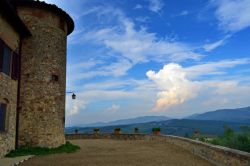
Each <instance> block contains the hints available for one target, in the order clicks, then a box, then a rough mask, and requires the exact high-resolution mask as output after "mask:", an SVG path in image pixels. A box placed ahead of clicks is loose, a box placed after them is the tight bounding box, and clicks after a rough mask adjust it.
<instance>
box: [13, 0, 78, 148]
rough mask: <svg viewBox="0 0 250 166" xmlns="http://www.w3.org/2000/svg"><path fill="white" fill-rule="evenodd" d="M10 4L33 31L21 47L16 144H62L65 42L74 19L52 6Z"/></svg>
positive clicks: (25, 0) (28, 1)
mask: <svg viewBox="0 0 250 166" xmlns="http://www.w3.org/2000/svg"><path fill="white" fill-rule="evenodd" d="M13 3H14V4H15V6H16V10H17V13H18V15H19V17H20V18H21V19H22V21H23V22H24V24H25V25H26V26H27V28H28V29H29V30H30V32H31V34H32V35H31V37H28V38H24V39H23V40H22V46H21V49H22V53H21V78H20V104H19V130H18V131H19V132H18V135H19V145H27V144H28V145H32V146H41V147H57V146H59V145H62V144H64V143H65V135H64V122H65V87H66V45H67V35H69V34H70V33H71V32H72V31H73V29H74V22H73V20H72V19H71V17H70V16H69V15H68V14H67V13H66V12H64V11H63V10H61V9H60V8H58V7H57V6H55V5H50V4H47V3H45V2H40V1H32V0H16V1H14V2H13Z"/></svg>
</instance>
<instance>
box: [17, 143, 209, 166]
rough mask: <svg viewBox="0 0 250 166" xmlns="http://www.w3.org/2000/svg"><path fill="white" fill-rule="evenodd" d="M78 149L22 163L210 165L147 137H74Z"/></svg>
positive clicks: (66, 165)
mask: <svg viewBox="0 0 250 166" xmlns="http://www.w3.org/2000/svg"><path fill="white" fill-rule="evenodd" d="M71 142H72V143H73V144H76V145H79V146H80V147H81V150H79V151H78V152H76V153H71V154H56V155H49V156H39V157H34V158H32V159H30V160H28V161H26V162H24V163H22V164H21V166H213V165H212V164H210V163H208V162H207V161H206V160H203V159H202V158H200V157H198V156H195V155H193V154H191V153H190V152H189V151H186V150H184V149H182V148H180V147H177V146H175V145H172V144H168V143H166V142H165V143H163V142H158V141H148V140H113V139H81V140H80V139H77V140H71Z"/></svg>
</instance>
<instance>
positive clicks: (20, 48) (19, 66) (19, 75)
mask: <svg viewBox="0 0 250 166" xmlns="http://www.w3.org/2000/svg"><path fill="white" fill-rule="evenodd" d="M22 39H23V37H22V36H20V41H19V55H18V62H19V64H18V81H17V105H16V139H15V149H18V146H19V145H18V139H19V113H20V109H21V107H20V87H21V82H20V81H21V60H22Z"/></svg>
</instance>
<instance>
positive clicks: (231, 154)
mask: <svg viewBox="0 0 250 166" xmlns="http://www.w3.org/2000/svg"><path fill="white" fill-rule="evenodd" d="M66 139H67V140H72V139H120V140H148V141H161V142H166V146H167V144H174V145H176V146H179V147H180V148H183V149H185V150H188V151H190V152H191V153H193V154H194V155H198V156H200V157H202V158H204V159H205V160H208V161H209V162H211V163H212V164H214V165H216V166H249V165H250V153H247V152H242V151H239V150H234V149H230V148H225V147H220V146H214V145H210V144H206V143H202V142H200V141H195V140H191V139H187V138H182V137H177V136H169V135H167V136H165V135H159V136H155V135H144V134H120V135H114V134H99V135H97V134H68V135H66Z"/></svg>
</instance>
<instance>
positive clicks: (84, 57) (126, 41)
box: [46, 0, 250, 126]
mask: <svg viewBox="0 0 250 166" xmlns="http://www.w3.org/2000/svg"><path fill="white" fill-rule="evenodd" d="M46 2H48V3H53V4H56V5H57V6H59V7H61V8H62V9H64V10H65V11H67V12H68V13H69V14H70V15H71V16H72V17H73V19H74V21H75V24H76V27H75V31H74V32H73V33H72V34H71V35H70V36H69V38H68V55H67V59H68V62H67V90H68V91H74V92H75V93H76V95H77V99H76V100H71V99H70V95H68V96H67V102H66V114H67V117H66V125H67V126H72V125H76V124H83V123H91V122H96V121H110V120H116V119H122V118H131V117H136V116H146V115H165V116H169V117H175V118H181V117H185V116H187V115H191V114H194V113H202V112H206V111H212V110H215V109H220V108H236V107H244V106H249V105H250V93H249V92H250V47H249V43H250V14H249V11H250V1H249V0H189V1H183V0H123V1H120V0H74V1H68V0H46Z"/></svg>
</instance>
